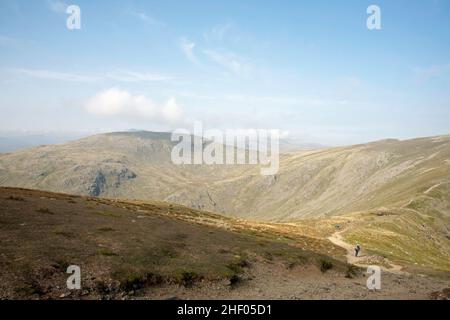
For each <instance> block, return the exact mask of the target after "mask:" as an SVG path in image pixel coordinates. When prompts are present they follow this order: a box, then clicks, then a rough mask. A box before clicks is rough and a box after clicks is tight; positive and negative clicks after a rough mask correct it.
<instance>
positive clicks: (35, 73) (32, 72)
mask: <svg viewBox="0 0 450 320" xmlns="http://www.w3.org/2000/svg"><path fill="white" fill-rule="evenodd" d="M13 71H14V72H15V73H17V74H19V75H23V76H27V77H30V78H37V79H44V80H58V81H66V82H93V81H98V80H100V78H98V77H96V76H91V75H81V74H74V73H66V72H58V71H51V70H42V69H41V70H36V69H13Z"/></svg>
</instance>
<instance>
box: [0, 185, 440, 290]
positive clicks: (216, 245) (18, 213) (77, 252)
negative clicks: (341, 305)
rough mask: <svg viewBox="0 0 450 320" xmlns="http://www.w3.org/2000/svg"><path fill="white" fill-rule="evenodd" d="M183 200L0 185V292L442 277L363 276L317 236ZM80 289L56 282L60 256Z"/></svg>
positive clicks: (313, 284)
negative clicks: (77, 270) (75, 273)
mask: <svg viewBox="0 0 450 320" xmlns="http://www.w3.org/2000/svg"><path fill="white" fill-rule="evenodd" d="M284 228H294V226H291V225H285V226H283V225H280V226H277V225H272V224H268V225H264V224H258V223H250V222H246V221H239V220H234V219H229V218H224V217H221V216H218V215H215V214H211V213H206V212H200V211H196V210H192V209H189V208H186V207H182V206H178V205H174V204H169V203H162V202H140V201H117V200H106V199H98V198H89V197H78V196H70V195H65V194H56V193H48V192H42V191H32V190H23V189H10V188H0V266H1V268H0V298H35V299H47V298H87V299H91V298H113V299H123V298H130V299H134V298H138V299H140V298H162V299H167V298H171V299H173V298H208V299H227V298H285V299H296V298H312V299H323V298H326V299H332V298H358V299H367V298H369V299H382V298H395V299H411V298H412V299H413V298H433V297H437V296H439V295H442V292H444V291H443V290H444V289H445V288H447V287H448V286H449V282H448V280H444V279H442V280H439V279H437V278H429V277H425V276H422V277H416V276H403V275H394V274H389V273H386V274H384V275H383V290H382V291H380V292H371V291H369V290H368V289H367V288H366V287H365V281H366V277H364V276H362V274H361V271H360V270H358V269H356V268H353V267H350V266H348V265H346V263H344V262H342V261H339V260H336V259H334V258H331V257H329V256H328V255H325V254H322V253H319V252H317V251H323V249H325V250H328V251H329V252H330V254H331V255H333V256H338V255H340V254H341V253H342V252H341V251H340V249H339V248H338V247H335V246H333V245H332V244H330V243H328V244H327V243H326V240H324V239H318V238H314V237H309V236H301V235H298V236H296V233H295V232H291V233H289V234H290V235H291V236H288V235H287V234H286V233H284V231H283V230H284ZM72 264H75V265H78V266H80V267H81V272H82V289H81V290H77V291H70V290H68V289H66V286H65V282H66V279H67V277H68V276H69V275H68V274H66V273H65V271H66V268H67V267H68V266H69V265H72Z"/></svg>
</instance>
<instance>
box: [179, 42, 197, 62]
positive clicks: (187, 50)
mask: <svg viewBox="0 0 450 320" xmlns="http://www.w3.org/2000/svg"><path fill="white" fill-rule="evenodd" d="M180 46H181V50H182V51H183V53H184V55H185V56H186V58H188V60H189V61H191V62H192V63H194V64H198V60H197V57H196V56H195V54H194V48H195V43H194V42H192V41H190V40H188V39H187V38H182V39H181V40H180Z"/></svg>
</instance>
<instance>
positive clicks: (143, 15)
mask: <svg viewBox="0 0 450 320" xmlns="http://www.w3.org/2000/svg"><path fill="white" fill-rule="evenodd" d="M129 14H131V15H133V16H135V17H137V18H139V19H140V20H141V21H143V22H145V23H147V24H150V25H154V26H158V27H165V26H166V23H164V22H162V21H160V20H157V19H155V18H153V17H150V16H149V15H148V14H146V13H145V12H135V11H130V12H129Z"/></svg>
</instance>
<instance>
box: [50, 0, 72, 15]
mask: <svg viewBox="0 0 450 320" xmlns="http://www.w3.org/2000/svg"><path fill="white" fill-rule="evenodd" d="M47 6H48V7H49V9H50V10H51V11H53V12H55V13H66V10H67V7H68V5H67V4H65V3H64V2H62V1H59V0H47Z"/></svg>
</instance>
